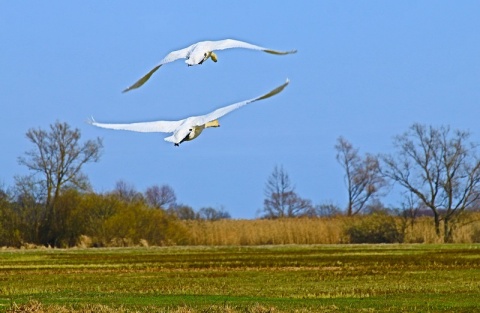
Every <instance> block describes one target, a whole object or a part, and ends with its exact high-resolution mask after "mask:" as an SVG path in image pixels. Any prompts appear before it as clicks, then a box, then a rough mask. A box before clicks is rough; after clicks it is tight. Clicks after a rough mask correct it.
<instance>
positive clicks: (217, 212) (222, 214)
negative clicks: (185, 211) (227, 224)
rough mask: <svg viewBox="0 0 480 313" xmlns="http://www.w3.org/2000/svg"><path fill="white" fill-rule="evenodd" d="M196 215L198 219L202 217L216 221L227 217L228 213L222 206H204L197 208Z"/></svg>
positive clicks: (228, 216)
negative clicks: (215, 207) (218, 207)
mask: <svg viewBox="0 0 480 313" xmlns="http://www.w3.org/2000/svg"><path fill="white" fill-rule="evenodd" d="M198 216H199V218H200V219H204V220H207V221H218V220H222V219H229V218H230V213H228V212H227V211H226V210H225V209H224V208H223V207H221V208H220V209H214V208H212V207H206V208H201V209H200V210H198Z"/></svg>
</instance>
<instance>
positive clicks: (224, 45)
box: [211, 39, 297, 54]
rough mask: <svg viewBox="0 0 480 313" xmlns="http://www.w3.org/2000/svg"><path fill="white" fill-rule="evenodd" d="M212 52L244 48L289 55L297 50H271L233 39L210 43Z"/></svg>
mask: <svg viewBox="0 0 480 313" xmlns="http://www.w3.org/2000/svg"><path fill="white" fill-rule="evenodd" d="M211 45H212V50H225V49H232V48H245V49H253V50H261V51H265V52H267V53H271V54H290V53H296V52H297V50H290V51H278V50H272V49H268V48H264V47H260V46H256V45H253V44H251V43H248V42H244V41H240V40H235V39H225V40H218V41H212V42H211Z"/></svg>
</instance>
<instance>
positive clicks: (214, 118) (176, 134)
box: [88, 79, 289, 146]
mask: <svg viewBox="0 0 480 313" xmlns="http://www.w3.org/2000/svg"><path fill="white" fill-rule="evenodd" d="M288 83H289V80H288V79H287V80H286V82H285V83H284V84H283V85H281V86H279V87H277V88H275V89H273V90H272V91H270V92H268V93H266V94H264V95H262V96H259V97H256V98H253V99H250V100H245V101H242V102H238V103H235V104H231V105H227V106H225V107H222V108H219V109H217V110H215V111H213V112H211V113H208V114H205V115H201V116H191V117H187V118H185V119H183V120H179V121H154V122H142V123H131V124H107V123H98V122H96V121H95V120H94V119H93V118H91V120H89V121H88V123H89V124H91V125H93V126H97V127H102V128H109V129H117V130H130V131H136V132H143V133H149V132H160V133H173V135H171V136H169V137H166V138H165V141H169V142H173V143H174V144H175V146H178V145H180V144H181V143H182V142H184V141H189V140H193V139H195V138H197V137H198V136H199V135H200V134H201V133H202V131H203V130H204V129H205V128H208V127H219V126H220V124H219V123H218V119H219V118H220V117H222V116H224V115H226V114H228V113H230V112H232V111H233V110H236V109H238V108H240V107H242V106H244V105H247V104H249V103H252V102H255V101H258V100H263V99H267V98H270V97H271V96H274V95H276V94H277V93H280V92H281V91H282V90H283V89H284V88H285V87H286V86H287V85H288Z"/></svg>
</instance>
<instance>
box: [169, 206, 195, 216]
mask: <svg viewBox="0 0 480 313" xmlns="http://www.w3.org/2000/svg"><path fill="white" fill-rule="evenodd" d="M167 211H168V212H169V213H172V214H174V215H175V216H176V217H177V218H178V219H181V220H196V219H198V218H199V216H198V213H196V212H195V211H194V210H193V208H192V207H190V206H188V205H184V204H175V205H174V206H171V207H170V208H168V210H167Z"/></svg>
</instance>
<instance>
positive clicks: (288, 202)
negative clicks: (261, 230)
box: [263, 166, 314, 218]
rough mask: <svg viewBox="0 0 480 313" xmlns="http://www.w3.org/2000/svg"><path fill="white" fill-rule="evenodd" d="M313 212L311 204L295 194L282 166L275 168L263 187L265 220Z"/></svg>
mask: <svg viewBox="0 0 480 313" xmlns="http://www.w3.org/2000/svg"><path fill="white" fill-rule="evenodd" d="M312 210H314V208H313V205H312V202H311V201H310V200H307V199H302V198H301V197H299V196H298V195H297V194H296V193H295V188H294V186H292V184H291V182H290V178H289V176H288V174H287V172H285V171H284V169H283V166H280V167H278V166H275V168H274V170H273V172H272V174H271V175H270V177H269V178H268V180H267V183H266V186H265V200H264V201H263V213H264V217H266V218H282V217H298V216H305V215H309V214H310V213H311V211H312Z"/></svg>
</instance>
